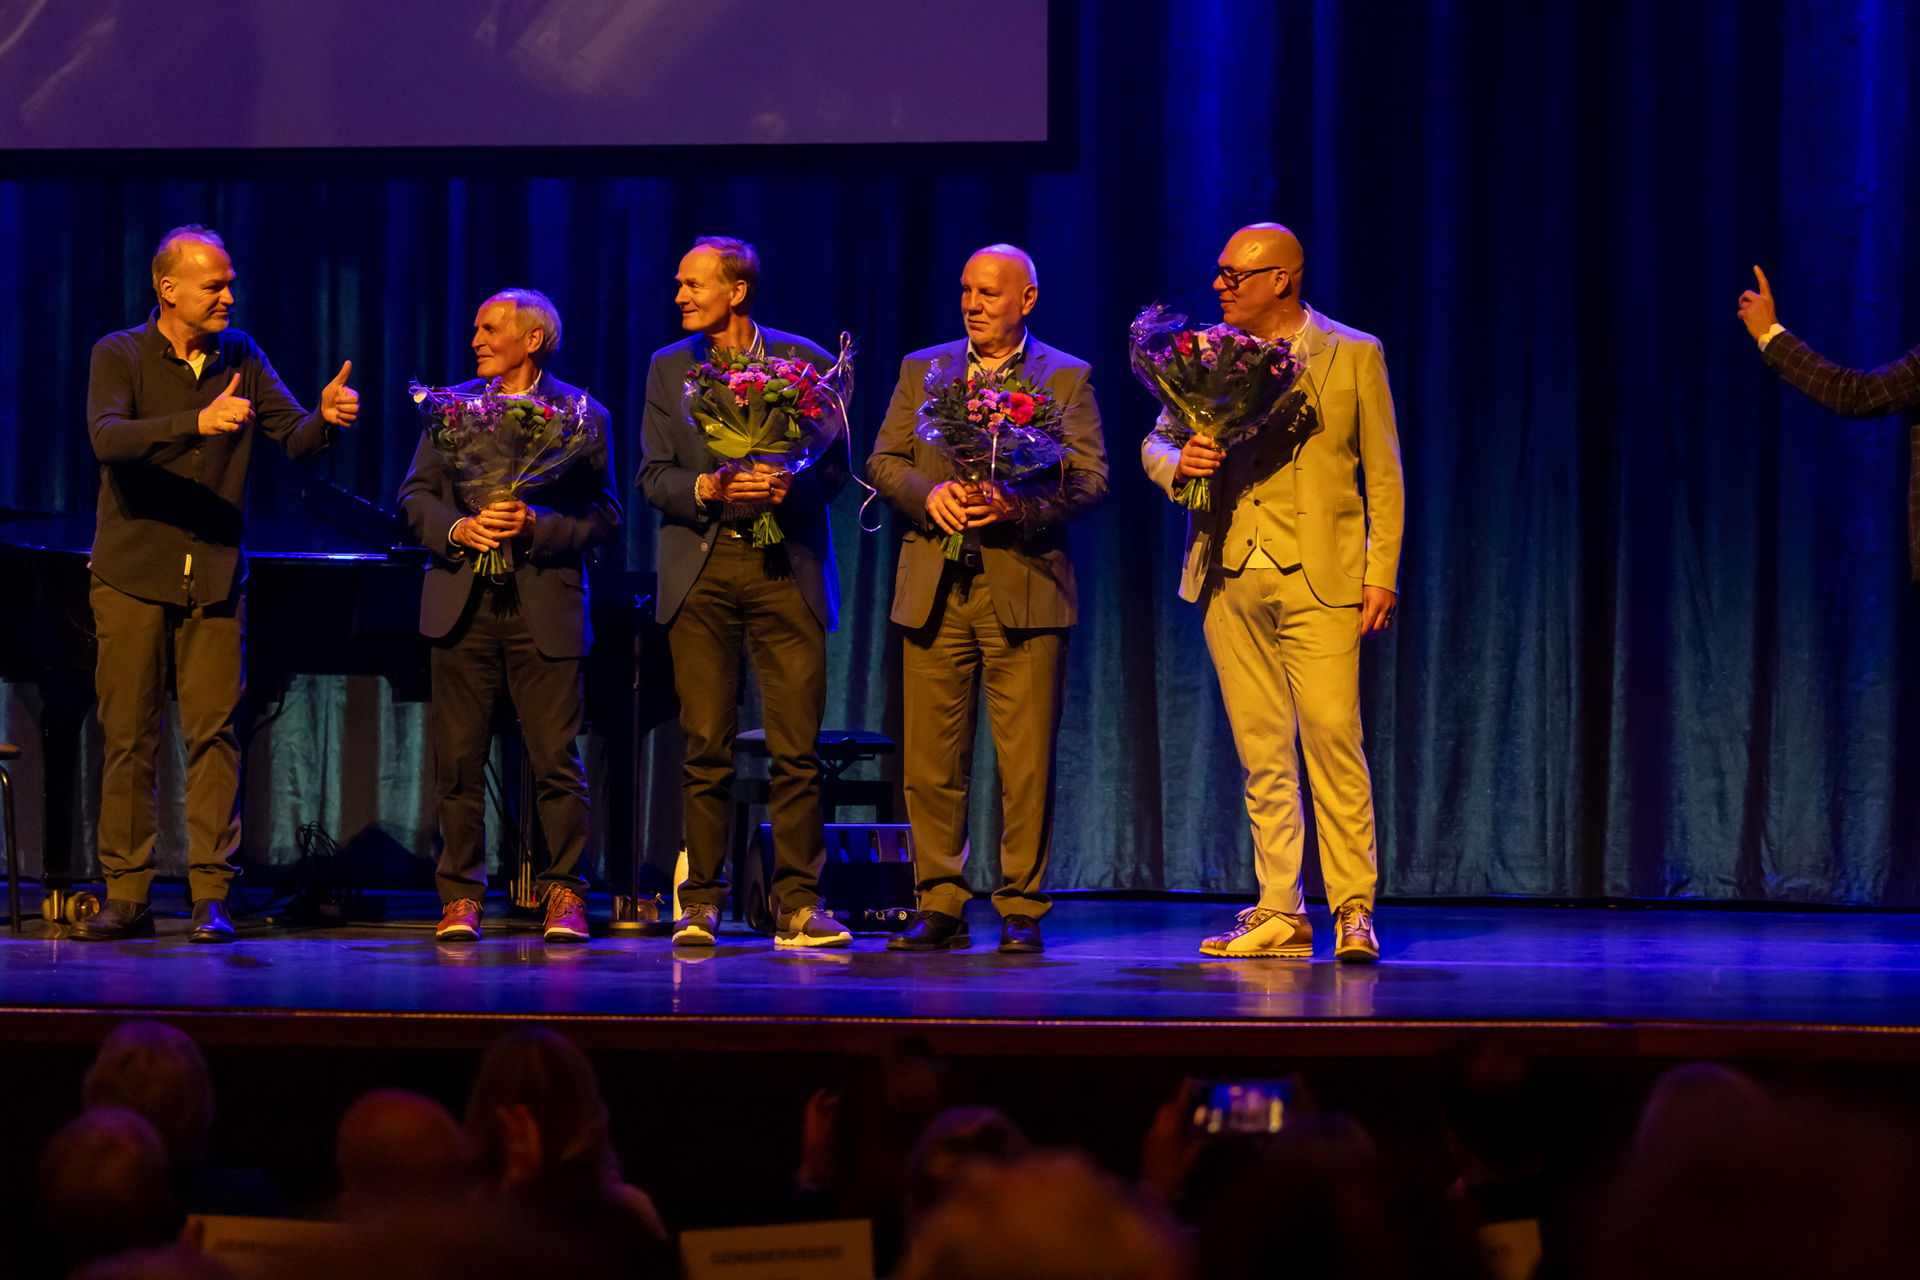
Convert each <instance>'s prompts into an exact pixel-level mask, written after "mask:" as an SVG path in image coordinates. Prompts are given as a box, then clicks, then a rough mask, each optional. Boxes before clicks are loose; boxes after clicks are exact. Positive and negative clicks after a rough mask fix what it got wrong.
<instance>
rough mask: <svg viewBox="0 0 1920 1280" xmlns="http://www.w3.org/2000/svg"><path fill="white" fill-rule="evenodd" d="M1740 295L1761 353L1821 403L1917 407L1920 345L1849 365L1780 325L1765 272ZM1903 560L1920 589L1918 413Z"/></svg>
mask: <svg viewBox="0 0 1920 1280" xmlns="http://www.w3.org/2000/svg"><path fill="white" fill-rule="evenodd" d="M1753 277H1754V281H1755V282H1756V283H1757V284H1758V285H1759V286H1760V287H1759V288H1758V289H1749V290H1747V291H1746V292H1745V293H1743V294H1741V295H1740V302H1739V310H1740V319H1741V321H1742V323H1744V324H1745V325H1746V326H1747V332H1748V333H1750V334H1752V335H1753V340H1754V341H1755V342H1757V343H1759V344H1760V358H1761V359H1763V360H1765V361H1766V362H1767V367H1768V368H1770V369H1772V370H1773V371H1774V372H1775V373H1777V374H1779V375H1780V378H1781V380H1782V381H1783V382H1785V383H1786V384H1787V385H1788V386H1790V387H1792V388H1793V389H1794V390H1796V391H1799V392H1801V393H1802V394H1804V395H1805V396H1806V397H1807V398H1808V399H1810V400H1812V401H1813V402H1814V403H1815V404H1817V405H1819V406H1820V407H1821V408H1823V409H1827V410H1830V411H1831V412H1834V413H1840V414H1845V415H1846V416H1847V417H1849V418H1878V417H1881V416H1882V415H1884V414H1889V413H1904V414H1913V413H1914V411H1915V410H1920V347H1915V348H1914V349H1913V350H1911V351H1909V352H1907V354H1905V355H1903V356H1901V357H1900V358H1899V359H1898V360H1894V361H1892V362H1890V363H1888V364H1883V365H1881V366H1880V367H1879V368H1878V369H1848V368H1845V367H1843V366H1841V365H1837V364H1835V363H1834V362H1833V361H1831V360H1829V359H1827V358H1826V357H1825V356H1822V355H1820V354H1819V353H1818V352H1816V351H1815V350H1814V349H1813V348H1812V347H1809V346H1808V345H1807V344H1806V343H1804V342H1802V341H1800V339H1798V338H1796V337H1794V336H1793V334H1791V333H1789V332H1787V330H1786V329H1784V328H1782V327H1781V324H1780V316H1779V314H1778V311H1777V310H1776V308H1775V307H1774V302H1773V286H1772V285H1771V284H1769V283H1768V281H1767V273H1766V272H1764V271H1762V270H1761V269H1760V268H1759V267H1755V268H1754V269H1753ZM1907 448H1908V454H1907V565H1908V568H1909V569H1910V571H1911V572H1912V574H1913V581H1914V586H1915V589H1916V590H1920V417H1916V418H1914V419H1913V420H1912V421H1911V422H1909V423H1908V424H1907Z"/></svg>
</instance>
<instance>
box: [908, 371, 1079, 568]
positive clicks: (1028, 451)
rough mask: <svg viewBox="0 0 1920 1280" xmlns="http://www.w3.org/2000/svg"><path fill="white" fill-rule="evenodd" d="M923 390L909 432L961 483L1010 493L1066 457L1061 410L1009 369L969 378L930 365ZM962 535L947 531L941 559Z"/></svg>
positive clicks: (953, 551)
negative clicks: (931, 449) (992, 486)
mask: <svg viewBox="0 0 1920 1280" xmlns="http://www.w3.org/2000/svg"><path fill="white" fill-rule="evenodd" d="M926 390H927V397H926V399H925V400H924V401H923V402H922V403H921V405H920V412H919V425H918V426H917V427H916V428H915V429H914V434H915V435H916V436H918V437H919V438H920V439H922V440H924V441H926V442H927V443H928V444H930V445H932V446H933V447H934V448H935V449H936V450H938V451H939V453H940V455H941V456H942V457H944V458H945V459H946V460H947V462H948V464H949V465H950V466H951V467H952V468H953V474H954V478H955V479H957V480H959V481H961V482H962V483H965V484H969V485H982V484H997V485H999V486H1000V487H1001V488H1002V489H1006V490H1008V491H1013V490H1015V489H1016V488H1017V487H1019V486H1023V485H1027V484H1030V483H1031V482H1032V481H1033V480H1034V479H1035V478H1036V477H1038V476H1039V475H1040V474H1041V473H1042V472H1044V471H1046V470H1047V469H1048V468H1050V467H1053V466H1056V465H1057V464H1058V463H1059V462H1060V461H1061V460H1062V459H1064V458H1065V457H1066V456H1067V445H1066V434H1065V428H1064V426H1063V419H1064V418H1065V416H1066V411H1065V409H1064V408H1063V407H1062V406H1061V405H1060V403H1059V402H1058V401H1056V400H1055V399H1054V398H1053V397H1052V396H1050V395H1048V394H1047V393H1046V392H1045V391H1042V390H1041V389H1040V388H1039V387H1037V386H1035V385H1034V384H1033V382H1031V381H1030V380H1028V379H1026V378H1022V377H1020V376H1019V375H1018V374H1017V373H1015V372H1014V371H1013V370H1012V368H1011V367H1005V366H1003V367H1002V368H1001V369H1000V370H999V371H998V372H996V373H991V374H987V375H985V376H984V377H980V378H974V379H969V378H968V377H967V375H966V373H965V371H964V370H962V371H958V372H956V371H954V370H953V369H951V368H950V367H949V366H947V365H946V364H943V363H936V364H935V365H934V366H933V367H932V368H931V369H929V370H927V381H926ZM1013 496H1014V497H1015V499H1016V500H1019V499H1021V498H1023V497H1025V496H1026V495H1022V494H1019V493H1014V494H1013ZM964 537H965V535H963V534H958V533H950V534H948V535H947V536H946V538H945V539H944V544H943V545H944V546H945V549H946V553H947V559H949V560H958V559H959V558H960V551H961V544H962V540H963V539H964Z"/></svg>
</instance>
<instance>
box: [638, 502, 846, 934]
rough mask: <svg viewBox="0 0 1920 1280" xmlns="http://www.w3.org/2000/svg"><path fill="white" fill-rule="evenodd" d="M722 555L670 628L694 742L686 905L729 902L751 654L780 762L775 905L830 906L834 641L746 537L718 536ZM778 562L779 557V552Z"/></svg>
mask: <svg viewBox="0 0 1920 1280" xmlns="http://www.w3.org/2000/svg"><path fill="white" fill-rule="evenodd" d="M715 536H716V538H717V541H716V542H715V543H714V547H713V553H712V555H711V556H710V557H709V559H708V560H707V563H706V567H705V568H704V569H702V570H701V571H700V577H699V579H698V581H696V582H695V583H694V584H693V590H691V591H689V592H688V593H687V598H686V601H685V603H683V604H682V605H681V606H680V611H679V612H678V613H677V614H675V615H674V618H673V622H672V623H671V624H669V626H668V628H667V642H668V645H669V647H670V648H671V649H672V651H673V683H674V688H675V690H676V691H677V692H678V693H679V695H680V728H681V729H682V731H683V732H685V734H686V738H687V763H686V771H685V775H684V786H683V792H682V795H683V805H684V811H685V819H686V836H687V868H688V870H687V880H686V883H685V884H683V885H681V887H680V901H681V902H682V903H698V904H706V905H711V906H718V905H720V904H721V903H723V902H725V901H726V897H727V879H726V858H727V832H728V828H729V826H730V825H731V822H732V817H733V778H734V769H733V735H734V731H735V730H736V728H737V727H738V724H739V704H740V656H741V650H742V647H743V646H744V648H745V651H746V654H747V656H748V657H750V658H751V659H752V660H753V670H754V674H755V675H756V676H757V677H758V678H759V681H760V703H761V708H762V711H763V716H764V719H765V722H766V730H767V752H768V754H769V755H770V756H771V757H772V766H771V775H770V779H771V785H770V787H769V793H770V795H769V799H770V804H769V806H768V807H769V809H770V810H771V813H772V819H773V849H774V870H773V886H772V892H773V902H774V907H775V909H776V910H778V911H780V912H789V911H794V910H797V909H798V908H800V907H805V906H812V905H814V904H816V903H817V902H818V901H819V898H820V866H821V864H822V863H823V862H824V861H825V860H826V856H827V854H826V835H825V832H824V831H823V830H822V828H821V826H820V757H819V755H818V754H817V752H818V748H819V739H820V717H821V716H822V715H824V714H825V712H826V704H827V633H826V628H824V627H822V626H821V625H820V620H819V619H818V618H816V617H814V616H813V610H811V609H809V608H808V607H807V602H806V600H805V598H804V597H802V596H801V594H800V588H799V586H798V585H797V584H796V583H795V582H794V580H793V578H792V577H791V576H790V575H787V574H783V573H780V572H777V571H774V570H771V569H770V567H769V561H770V559H772V558H771V557H769V556H768V554H767V553H766V552H763V551H757V550H755V549H754V547H753V544H752V543H751V542H750V541H748V540H746V539H743V538H734V537H729V536H726V535H723V534H716V535H715ZM776 555H777V553H776Z"/></svg>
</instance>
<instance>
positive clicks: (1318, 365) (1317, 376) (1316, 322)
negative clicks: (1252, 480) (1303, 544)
mask: <svg viewBox="0 0 1920 1280" xmlns="http://www.w3.org/2000/svg"><path fill="white" fill-rule="evenodd" d="M1323 319H1324V318H1323V317H1322V316H1321V314H1320V313H1319V312H1318V311H1315V312H1313V313H1312V314H1311V319H1310V320H1309V322H1308V324H1307V328H1306V333H1305V336H1304V340H1303V341H1302V342H1301V344H1300V348H1299V351H1300V355H1301V356H1302V357H1304V358H1305V360H1306V362H1307V368H1306V371H1305V372H1304V373H1302V374H1301V375H1300V382H1301V385H1303V386H1304V387H1305V388H1306V391H1307V403H1308V404H1310V405H1312V406H1313V411H1314V412H1315V413H1319V412H1320V388H1322V387H1324V386H1326V385H1327V375H1328V374H1330V373H1331V372H1332V371H1333V356H1334V352H1335V351H1337V350H1338V349H1339V347H1340V337H1339V335H1338V334H1335V333H1332V332H1330V331H1328V330H1327V329H1325V328H1323V327H1322V323H1323ZM1324 426H1325V424H1324V423H1323V424H1322V429H1324ZM1318 435H1319V432H1317V431H1316V432H1315V433H1314V435H1313V436H1309V437H1307V440H1306V442H1305V443H1303V444H1302V445H1301V446H1300V447H1299V448H1297V449H1295V450H1294V451H1293V466H1292V467H1291V468H1290V470H1291V471H1292V472H1293V506H1294V510H1296V511H1298V510H1299V509H1300V503H1301V493H1300V487H1301V486H1302V485H1303V484H1306V483H1309V481H1308V480H1307V479H1306V478H1305V477H1306V471H1305V469H1304V468H1303V467H1302V466H1301V465H1300V460H1301V459H1302V458H1303V457H1305V456H1306V452H1307V448H1308V446H1309V445H1311V444H1312V443H1313V440H1314V437H1315V436H1318ZM1297 536H1298V535H1297V533H1296V537H1297Z"/></svg>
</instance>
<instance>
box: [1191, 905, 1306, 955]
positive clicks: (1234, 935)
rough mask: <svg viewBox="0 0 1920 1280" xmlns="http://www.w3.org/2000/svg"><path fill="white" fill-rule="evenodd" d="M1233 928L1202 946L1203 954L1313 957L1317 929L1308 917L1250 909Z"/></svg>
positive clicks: (1240, 915)
mask: <svg viewBox="0 0 1920 1280" xmlns="http://www.w3.org/2000/svg"><path fill="white" fill-rule="evenodd" d="M1233 919H1234V924H1233V928H1231V929H1229V930H1227V931H1226V932H1225V933H1217V934H1215V935H1214V936H1213V937H1211V938H1208V939H1207V940H1206V941H1205V942H1202V943H1201V944H1200V954H1201V955H1204V956H1221V957H1223V958H1225V959H1228V960H1239V959H1245V958H1249V957H1253V956H1276V957H1278V958H1280V959H1282V960H1311V959H1312V958H1313V926H1312V925H1310V924H1308V923H1307V917H1306V916H1305V915H1297V916H1290V915H1288V914H1287V913H1286V912H1284V911H1274V910H1271V909H1269V908H1267V907H1248V908H1247V909H1246V910H1245V911H1242V912H1241V913H1240V914H1239V915H1237V916H1235V917H1234V918H1233Z"/></svg>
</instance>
